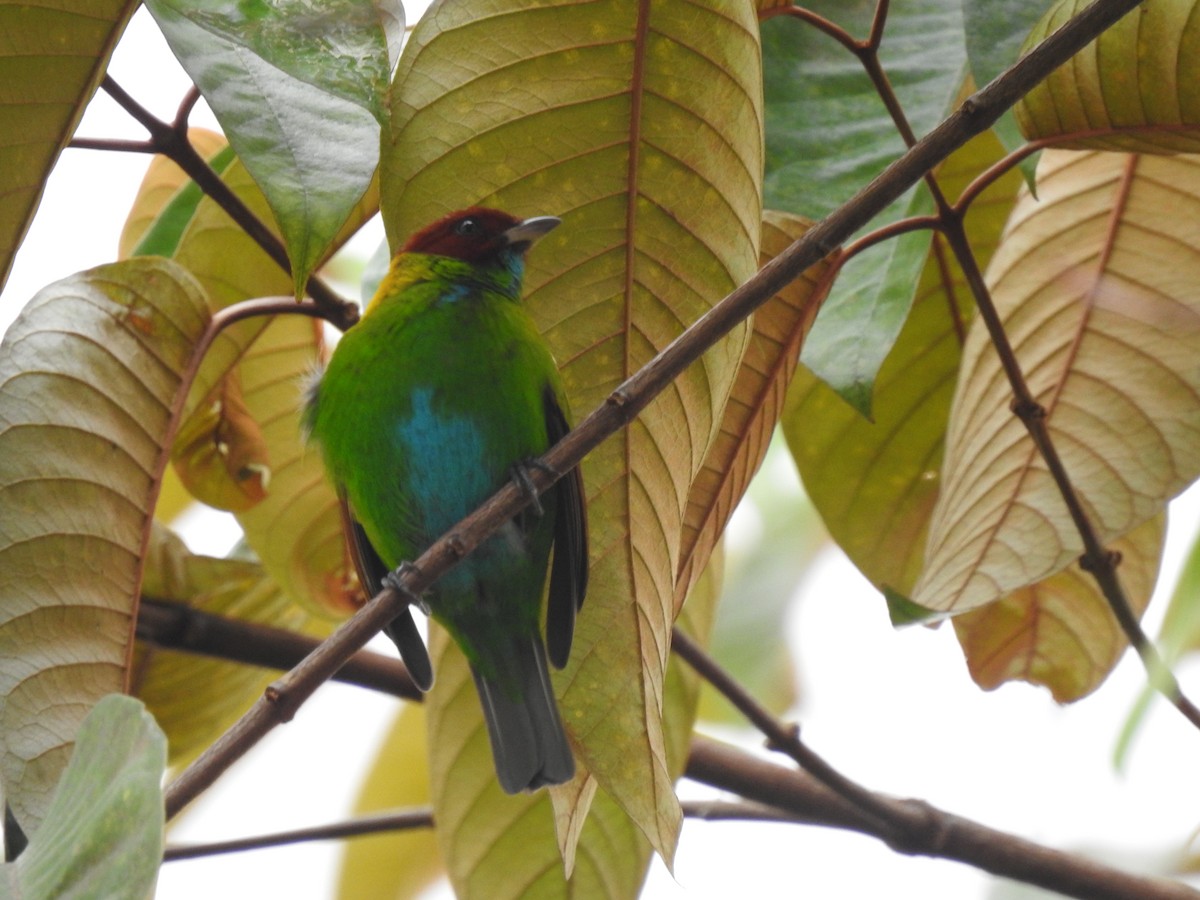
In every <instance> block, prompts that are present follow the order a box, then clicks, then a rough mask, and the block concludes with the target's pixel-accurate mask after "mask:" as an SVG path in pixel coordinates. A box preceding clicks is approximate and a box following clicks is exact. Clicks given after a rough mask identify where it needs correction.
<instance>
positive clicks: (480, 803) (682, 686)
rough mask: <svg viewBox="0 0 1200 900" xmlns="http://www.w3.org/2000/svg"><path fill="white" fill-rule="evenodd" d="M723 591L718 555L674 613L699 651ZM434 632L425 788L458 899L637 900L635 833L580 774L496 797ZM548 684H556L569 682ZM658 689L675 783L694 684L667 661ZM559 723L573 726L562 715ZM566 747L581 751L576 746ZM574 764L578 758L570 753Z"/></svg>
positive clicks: (644, 848)
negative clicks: (563, 838)
mask: <svg viewBox="0 0 1200 900" xmlns="http://www.w3.org/2000/svg"><path fill="white" fill-rule="evenodd" d="M719 583H720V555H719V554H717V555H715V556H714V560H713V564H711V565H710V566H709V568H707V569H705V571H704V572H703V573H702V574H701V576H700V577H699V580H698V581H697V584H696V587H695V590H694V591H693V596H692V598H691V599H690V600H689V602H688V603H687V604H686V605H685V606H684V608H683V612H682V613H681V614H680V618H679V622H678V624H679V627H680V628H682V629H684V630H685V631H686V632H687V633H688V634H690V635H691V636H692V637H693V638H694V639H695V640H697V641H698V642H700V643H701V644H702V645H703V644H705V643H707V641H708V636H709V632H710V630H711V628H712V619H713V614H714V611H715V608H716V600H717V586H718V584H719ZM432 632H433V634H432V636H431V640H430V652H431V655H432V657H433V662H434V670H435V671H436V672H437V678H438V681H437V684H438V685H441V686H442V689H441V690H437V689H435V690H433V691H431V692H430V694H429V695H428V697H427V701H426V714H427V716H428V720H427V721H428V723H429V766H430V783H431V788H432V796H433V804H434V809H435V810H436V816H437V822H438V827H437V838H438V842H439V846H440V847H441V852H442V858H443V859H444V860H445V863H446V868H447V871H448V873H449V875H450V880H451V883H452V884H453V886H454V890H455V893H456V894H457V895H458V896H459V897H462V898H471V897H483V898H487V900H504V898H510V897H511V898H517V897H519V898H522V900H524V898H563V900H567V898H570V900H592V898H611V900H623V898H627V897H633V896H636V895H637V893H638V890H639V888H640V886H641V884H642V881H643V880H644V879H645V875H646V871H647V867H648V865H649V862H650V853H651V847H650V843H649V841H648V840H647V838H646V835H645V834H644V832H643V829H642V828H641V827H640V826H639V824H638V823H636V822H635V821H634V820H632V819H631V817H630V816H629V814H628V813H626V812H625V811H624V809H623V808H622V806H621V805H618V803H617V802H616V801H615V800H614V799H613V797H612V796H611V795H610V794H609V793H608V792H607V791H605V790H604V788H603V786H602V785H598V784H597V779H596V778H595V777H594V776H592V775H589V774H587V773H586V772H584V771H580V772H578V773H577V775H576V779H575V781H573V782H571V783H569V784H567V785H564V786H563V787H561V788H552V789H550V790H548V791H538V792H536V793H533V794H520V795H516V796H508V795H506V794H503V793H502V792H501V791H500V787H499V785H498V784H497V782H496V776H495V773H494V771H493V769H492V756H491V751H490V750H489V748H488V739H487V734H486V732H485V730H484V725H483V720H482V718H481V717H480V714H479V700H478V698H477V697H476V695H475V687H474V682H473V681H472V679H471V675H470V671H469V670H468V668H467V664H466V660H465V658H464V657H463V655H462V652H461V651H460V650H459V649H458V647H457V646H455V645H454V644H453V643H452V642H451V641H450V640H449V638H448V637H447V636H446V634H445V632H444V631H443V630H442V629H441V628H439V627H437V626H434V627H433V628H432ZM555 681H556V683H557V684H559V685H562V684H563V683H564V682H565V681H566V679H565V678H562V677H556V678H555ZM663 690H664V704H663V736H664V746H665V750H666V765H667V767H668V772H669V773H670V774H669V777H670V778H672V780H674V779H675V778H678V777H679V775H680V774H681V773H682V772H683V767H684V764H685V763H686V761H687V751H688V745H689V744H688V741H689V738H690V735H691V731H692V724H693V722H694V719H695V711H696V702H697V697H698V694H699V690H700V683H699V679H698V677H697V676H696V674H695V673H694V672H693V671H692V670H691V669H690V668H689V667H688V666H686V665H685V664H684V663H682V662H681V661H680V660H679V659H677V658H675V657H672V658H671V661H670V664H669V665H668V667H667V674H666V677H665V679H664V682H663ZM560 702H561V700H560ZM563 715H564V719H569V718H570V715H571V714H570V712H569V710H568V708H567V707H566V706H563ZM573 746H574V747H575V748H576V750H578V746H579V745H578V742H573ZM577 760H578V761H582V760H579V758H578V755H577ZM559 792H561V793H559ZM556 794H558V796H555V795H556ZM581 809H582V810H583V812H579V810H581ZM585 814H586V822H585V821H584V818H585ZM563 817H567V818H569V820H570V821H569V822H568V823H567V826H568V827H567V828H563V829H560V833H561V832H562V831H568V832H572V831H576V830H577V832H578V833H577V844H576V845H575V846H573V847H569V848H567V850H568V851H569V852H567V853H564V854H563V856H564V857H566V858H570V857H572V856H573V858H574V866H573V868H572V872H571V875H570V878H569V879H568V878H567V877H566V876H565V874H564V866H565V865H566V863H565V862H564V859H562V858H560V848H559V843H558V842H557V841H556V840H555V825H556V821H558V820H560V819H562V818H563Z"/></svg>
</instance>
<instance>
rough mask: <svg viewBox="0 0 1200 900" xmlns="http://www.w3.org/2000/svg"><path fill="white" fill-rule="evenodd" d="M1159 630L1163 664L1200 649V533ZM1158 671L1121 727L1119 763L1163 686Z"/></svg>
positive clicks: (1171, 662) (1182, 570) (1186, 560)
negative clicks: (1158, 679) (1159, 681)
mask: <svg viewBox="0 0 1200 900" xmlns="http://www.w3.org/2000/svg"><path fill="white" fill-rule="evenodd" d="M1158 634H1159V636H1158V641H1157V644H1158V647H1159V653H1160V654H1161V656H1162V661H1163V665H1164V666H1165V667H1166V668H1167V669H1168V670H1169V669H1171V668H1172V667H1173V666H1174V665H1175V663H1177V662H1178V661H1179V660H1180V659H1182V658H1183V657H1184V656H1185V655H1186V654H1190V653H1194V652H1195V651H1196V650H1197V649H1200V533H1197V534H1196V535H1195V536H1193V538H1192V546H1191V548H1190V549H1189V550H1188V554H1187V558H1186V559H1185V560H1184V562H1183V568H1182V569H1181V570H1180V572H1179V579H1178V580H1177V581H1176V582H1175V588H1174V589H1173V590H1172V591H1171V599H1170V602H1169V603H1168V604H1167V612H1166V615H1164V616H1163V622H1162V627H1161V628H1160V629H1159V633H1158ZM1158 674H1159V673H1155V672H1151V673H1150V682H1149V683H1148V684H1147V685H1146V686H1145V687H1144V688H1143V689H1142V693H1141V696H1139V697H1138V699H1137V700H1136V701H1135V702H1134V706H1133V709H1132V710H1130V712H1129V717H1128V718H1127V719H1126V720H1125V724H1124V726H1123V727H1122V729H1121V734H1120V737H1119V738H1118V740H1117V747H1116V749H1115V751H1114V756H1115V757H1116V764H1117V765H1118V766H1121V765H1123V764H1124V761H1125V758H1126V755H1127V754H1128V752H1129V749H1130V747H1131V746H1132V743H1133V738H1134V735H1135V734H1136V733H1137V730H1138V729H1139V728H1140V727H1141V723H1142V719H1143V718H1144V717H1145V715H1146V713H1147V712H1148V711H1149V709H1150V704H1151V702H1152V701H1153V700H1154V699H1155V697H1156V696H1157V692H1158V690H1159V689H1160V687H1162V685H1160V684H1158V683H1157V675H1158Z"/></svg>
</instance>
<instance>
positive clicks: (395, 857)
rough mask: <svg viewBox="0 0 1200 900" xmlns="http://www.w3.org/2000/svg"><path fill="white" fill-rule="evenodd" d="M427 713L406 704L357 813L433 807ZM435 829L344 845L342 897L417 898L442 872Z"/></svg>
mask: <svg viewBox="0 0 1200 900" xmlns="http://www.w3.org/2000/svg"><path fill="white" fill-rule="evenodd" d="M425 748H426V737H425V709H424V706H423V705H422V704H419V703H405V704H403V706H401V707H400V712H399V714H398V715H397V716H396V719H395V722H394V723H393V725H392V728H391V730H390V731H389V732H388V735H387V737H386V738H385V739H384V742H383V745H382V746H381V747H380V748H379V753H378V755H377V756H376V757H375V762H374V763H373V764H372V766H371V769H370V771H369V772H368V773H367V777H366V778H365V779H364V780H363V783H362V787H361V788H360V789H359V792H358V796H357V798H355V801H354V812H355V813H356V814H360V815H361V814H363V813H372V812H381V811H383V810H386V809H396V808H403V807H408V806H424V805H427V804H428V803H429V761H428V758H427V756H426V749H425ZM444 869H445V867H444V866H443V865H442V860H441V857H440V856H439V855H438V848H437V837H436V835H435V834H434V832H433V830H432V829H428V828H423V829H413V830H409V831H400V832H395V833H393V834H378V835H370V836H367V837H360V838H357V839H355V840H353V841H346V843H345V850H344V851H343V854H342V865H341V870H340V873H339V876H338V896H339V897H343V898H346V900H363V898H372V897H378V898H393V897H416V896H418V895H419V894H420V893H421V892H422V891H423V890H425V889H426V888H427V887H428V886H429V885H430V883H431V882H432V881H433V880H434V879H435V878H437V877H438V876H439V875H441V874H443V873H444Z"/></svg>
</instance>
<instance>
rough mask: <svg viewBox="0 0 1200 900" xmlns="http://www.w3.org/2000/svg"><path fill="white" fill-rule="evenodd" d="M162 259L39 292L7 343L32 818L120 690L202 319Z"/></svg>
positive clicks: (4, 705) (11, 582)
mask: <svg viewBox="0 0 1200 900" xmlns="http://www.w3.org/2000/svg"><path fill="white" fill-rule="evenodd" d="M208 321H209V314H208V307H207V304H206V302H205V298H204V295H203V292H202V291H201V290H200V288H199V287H198V286H197V285H196V283H195V281H194V280H193V279H192V278H190V277H189V276H188V275H187V273H186V272H184V271H183V270H181V269H180V268H179V267H178V266H177V265H175V264H174V263H171V262H169V261H167V260H163V259H151V258H146V259H137V260H127V261H125V262H120V263H115V264H112V265H107V266H100V267H98V268H96V269H91V270H89V271H87V272H83V273H80V274H78V275H73V276H71V277H69V278H66V279H64V280H62V281H59V282H56V283H54V284H52V285H50V286H49V287H47V288H45V289H43V290H42V291H41V292H39V293H38V295H37V296H36V297H34V299H33V300H31V301H30V303H29V305H28V306H27V307H26V308H25V310H24V311H23V312H22V313H21V316H20V318H18V319H17V321H16V322H15V323H14V324H13V325H12V327H11V328H10V329H9V330H8V333H7V334H6V335H5V338H4V342H3V344H0V509H2V510H3V515H0V568H3V570H4V572H5V576H6V577H5V580H4V584H5V587H4V588H3V596H0V658H2V659H3V660H4V665H3V666H0V776H2V777H3V784H4V795H5V798H6V800H7V801H8V803H9V804H10V805H11V806H12V808H13V811H14V812H15V814H16V816H17V818H18V820H19V821H20V822H21V824H22V826H23V827H24V828H25V830H26V831H27V832H32V831H33V830H35V829H36V827H37V825H38V823H39V822H40V821H41V819H42V816H43V815H44V814H45V811H46V805H47V803H48V801H49V798H50V792H51V790H52V789H53V787H54V784H55V782H56V781H57V779H58V776H59V774H60V773H61V771H62V769H63V766H65V765H66V762H67V758H68V756H69V755H70V751H71V742H72V741H73V740H74V737H75V733H76V731H77V729H78V728H79V724H80V722H81V721H82V720H83V717H84V716H85V715H86V714H87V711H88V710H89V709H90V708H91V706H92V704H94V703H95V702H96V701H97V700H99V699H100V697H102V696H104V695H105V694H109V693H113V692H117V691H121V690H124V689H125V687H126V685H127V678H128V666H129V656H130V654H131V652H132V648H133V612H134V609H135V608H136V603H137V597H138V587H139V583H140V581H141V575H142V554H143V551H144V548H145V544H146V540H147V535H148V532H149V528H150V521H151V512H152V509H153V504H154V496H155V493H156V491H157V484H158V480H159V478H160V477H161V474H162V471H163V468H164V467H165V465H166V448H165V446H164V442H165V440H166V438H167V433H168V430H169V424H170V420H171V408H172V404H173V403H174V402H175V401H176V396H177V394H178V393H179V392H180V390H181V389H182V387H181V385H182V383H181V375H182V373H183V372H184V371H185V370H186V368H187V366H188V364H189V361H190V360H191V357H192V354H193V352H194V349H195V344H196V342H197V340H198V339H199V338H200V336H201V335H202V334H203V333H204V330H205V328H206V327H207V325H208Z"/></svg>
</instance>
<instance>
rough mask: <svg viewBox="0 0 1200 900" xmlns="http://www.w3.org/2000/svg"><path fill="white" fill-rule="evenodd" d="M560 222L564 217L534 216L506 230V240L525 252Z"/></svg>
mask: <svg viewBox="0 0 1200 900" xmlns="http://www.w3.org/2000/svg"><path fill="white" fill-rule="evenodd" d="M560 222H562V219H560V218H558V216H534V217H533V218H532V219H526V220H525V221H524V222H518V223H517V224H516V225H514V226H513V227H512V228H510V229H508V230H507V231H506V232H504V242H505V243H506V244H508V246H510V247H513V248H515V249H517V250H519V251H521V252H522V253H523V252H525V251H526V250H528V249H529V247H530V246H531V245H532V244H533V242H534V241H536V240H537V239H538V238H540V237H542V236H543V235H544V234H546V233H547V232H549V231H552V230H554V229H555V228H557V227H558V225H559V223H560Z"/></svg>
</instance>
